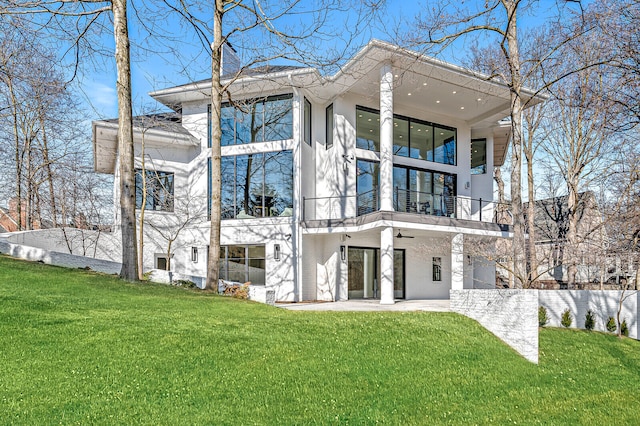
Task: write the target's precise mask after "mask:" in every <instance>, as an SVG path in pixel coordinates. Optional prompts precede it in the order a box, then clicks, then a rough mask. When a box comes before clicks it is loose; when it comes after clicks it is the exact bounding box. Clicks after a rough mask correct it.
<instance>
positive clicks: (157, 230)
mask: <svg viewBox="0 0 640 426" xmlns="http://www.w3.org/2000/svg"><path fill="white" fill-rule="evenodd" d="M222 78H223V82H224V81H225V80H226V77H225V76H223V77H222ZM210 91H211V83H210V80H208V79H207V80H203V81H199V82H194V83H190V84H185V85H182V86H177V87H171V88H168V89H163V90H158V91H156V92H153V93H151V96H152V97H153V98H154V99H156V100H157V101H159V102H161V103H163V104H164V105H166V106H168V107H170V108H172V109H173V110H174V111H175V112H176V113H175V114H174V115H171V116H169V115H166V114H165V115H163V116H156V117H155V119H156V120H157V123H158V124H157V125H152V126H146V125H145V124H144V123H143V121H144V120H142V119H141V118H138V119H137V120H136V131H135V142H136V156H137V157H136V164H137V167H138V168H141V167H142V166H141V156H140V152H141V141H142V137H143V136H144V149H145V155H144V159H145V170H146V172H145V174H144V176H145V177H146V181H147V194H148V196H147V199H146V203H145V204H144V207H145V222H146V221H150V222H154V221H155V224H154V226H148V225H145V227H144V230H145V238H144V241H145V249H144V266H145V269H151V268H161V269H163V268H165V267H167V265H168V263H169V262H171V270H173V271H175V272H178V273H181V274H186V275H189V276H191V277H192V279H193V280H194V281H196V282H197V283H199V284H202V279H203V278H204V277H205V274H206V261H207V258H206V257H207V247H208V244H209V243H208V239H209V223H208V217H207V214H208V210H209V209H210V201H209V195H208V194H209V186H210V175H211V167H210V155H211V154H210V149H209V147H210V144H211V139H210V119H211V118H210V113H209V103H210V101H209V99H210ZM230 93H231V95H232V96H231V99H232V100H233V102H234V103H233V104H232V103H229V102H227V103H225V104H224V105H223V108H222V120H221V124H222V131H223V135H222V219H223V220H222V229H221V233H222V235H221V245H222V251H221V260H222V267H221V277H222V278H225V279H228V280H233V281H240V282H245V281H250V282H251V283H252V284H255V285H265V286H267V287H268V288H270V289H273V290H274V291H275V293H276V300H278V301H302V300H345V299H355V298H373V299H380V302H381V303H383V304H386V303H393V302H394V299H399V298H400V299H401V298H404V299H423V298H448V297H449V291H450V289H452V288H453V289H462V288H473V287H487V288H493V287H494V286H495V265H494V264H493V263H492V262H487V261H483V260H482V259H480V258H475V257H474V256H472V255H469V254H467V253H470V252H466V250H465V237H466V236H485V237H509V235H510V230H509V227H508V226H506V225H501V224H497V223H492V221H493V218H494V203H493V202H492V200H493V177H492V170H493V168H494V167H495V166H499V165H501V164H502V162H503V160H504V157H505V152H506V149H507V140H508V138H509V131H510V127H509V125H508V124H506V125H505V123H504V122H502V124H501V123H500V120H501V119H503V118H504V117H505V116H507V115H508V114H509V106H510V93H509V89H508V87H507V86H506V85H504V84H501V83H497V82H494V81H490V80H489V79H488V78H487V77H486V76H480V75H478V74H475V73H472V72H470V71H468V70H465V69H463V68H460V67H457V66H455V65H451V64H448V63H445V62H442V61H439V60H436V59H433V58H429V57H426V56H423V55H420V54H418V53H416V52H412V51H408V50H405V49H401V48H399V47H397V46H394V45H391V44H388V43H384V42H381V41H376V40H374V41H371V42H370V43H369V44H368V45H367V46H365V47H364V48H363V49H362V50H361V51H360V52H359V53H358V54H357V55H356V56H355V57H354V58H352V59H351V60H350V61H349V62H347V63H346V64H345V65H344V66H343V67H342V68H341V70H340V71H339V72H338V73H337V74H335V75H333V76H330V77H323V76H321V75H320V74H319V73H318V71H317V70H316V69H312V68H297V67H288V66H267V67H261V68H257V69H250V70H245V71H243V73H242V74H241V75H240V76H239V78H237V79H236V80H235V81H234V82H233V83H232V84H231V87H230ZM524 94H525V97H527V98H528V97H530V96H532V92H530V91H527V90H525V91H524ZM541 100H542V99H539V98H536V99H534V102H531V103H530V104H534V103H537V102H540V101H541ZM169 117H171V118H170V119H168V118H169ZM146 119H148V118H145V120H146ZM141 120H142V121H141ZM163 123H164V124H166V126H165V125H164V124H163ZM116 138H117V123H116V122H113V121H96V122H94V123H93V141H94V151H95V169H96V171H98V172H103V173H115V174H116V178H117V167H116V163H117V160H116V158H117V155H116V154H117V152H116V151H117V143H116ZM142 176H143V174H142V173H139V174H138V179H137V185H138V188H137V193H136V198H137V204H138V206H139V207H143V206H142V194H143V191H142V189H141V188H140V185H141V183H142ZM116 181H117V179H116ZM114 195H115V200H118V199H119V195H118V185H117V184H116V185H115V194H114ZM116 204H117V203H116ZM115 214H116V218H115V219H116V220H115V223H116V227H117V225H118V224H119V223H120V218H119V214H120V213H119V208H116V209H115ZM187 222H188V223H187ZM185 223H187V225H186V226H185V227H184V230H183V231H182V232H181V233H180V235H179V236H178V237H177V238H176V239H175V241H174V242H173V243H172V247H173V249H172V250H171V251H170V250H167V246H168V244H167V241H168V237H167V232H169V231H170V230H171V229H176V230H177V229H178V228H179V226H180V225H181V224H185ZM115 232H119V231H118V230H117V229H116V230H115ZM162 232H164V234H162ZM163 235H164V236H163ZM467 244H469V239H467ZM168 257H169V258H168Z"/></svg>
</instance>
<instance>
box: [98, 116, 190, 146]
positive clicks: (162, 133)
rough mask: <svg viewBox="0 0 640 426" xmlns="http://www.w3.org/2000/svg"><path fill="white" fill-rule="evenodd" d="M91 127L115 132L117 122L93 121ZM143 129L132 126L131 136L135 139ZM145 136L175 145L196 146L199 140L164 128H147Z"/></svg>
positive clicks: (116, 131)
mask: <svg viewBox="0 0 640 426" xmlns="http://www.w3.org/2000/svg"><path fill="white" fill-rule="evenodd" d="M93 127H94V129H96V128H97V127H100V128H101V129H105V130H111V131H113V130H115V133H116V134H117V133H118V123H110V122H106V121H94V122H93ZM142 132H143V130H142V129H141V128H140V127H134V128H133V137H134V139H136V138H137V137H139V136H140V135H141V134H142ZM144 136H145V138H148V139H150V140H153V141H154V142H160V143H164V144H167V143H170V144H177V145H185V146H198V145H200V142H199V141H198V140H197V139H196V138H195V137H194V136H192V135H186V134H183V133H176V132H171V131H166V130H160V129H147V130H145V131H144Z"/></svg>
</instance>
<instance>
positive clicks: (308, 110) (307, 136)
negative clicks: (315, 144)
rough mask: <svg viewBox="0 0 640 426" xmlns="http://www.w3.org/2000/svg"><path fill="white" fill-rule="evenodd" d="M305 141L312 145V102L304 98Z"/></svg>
mask: <svg viewBox="0 0 640 426" xmlns="http://www.w3.org/2000/svg"><path fill="white" fill-rule="evenodd" d="M304 141H305V142H306V143H307V144H309V146H311V102H309V100H308V99H307V98H304Z"/></svg>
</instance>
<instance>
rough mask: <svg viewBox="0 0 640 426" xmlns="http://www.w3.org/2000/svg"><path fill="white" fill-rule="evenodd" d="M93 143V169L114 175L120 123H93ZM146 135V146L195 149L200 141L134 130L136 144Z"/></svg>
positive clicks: (166, 133)
mask: <svg viewBox="0 0 640 426" xmlns="http://www.w3.org/2000/svg"><path fill="white" fill-rule="evenodd" d="M91 129H92V132H91V133H92V141H93V168H94V170H95V171H96V172H99V173H109V174H111V173H113V172H114V170H115V166H116V157H117V155H118V123H115V122H108V121H94V122H92V123H91ZM143 134H144V141H145V144H151V145H154V146H158V145H160V146H167V145H170V146H181V147H194V146H198V145H199V144H200V141H199V140H198V139H196V138H195V137H193V136H192V135H189V134H184V133H176V132H171V131H167V130H162V129H144V130H143V129H141V128H140V127H134V128H133V140H134V143H141V140H142V136H143Z"/></svg>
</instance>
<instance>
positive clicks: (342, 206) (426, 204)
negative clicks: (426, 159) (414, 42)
mask: <svg viewBox="0 0 640 426" xmlns="http://www.w3.org/2000/svg"><path fill="white" fill-rule="evenodd" d="M393 206H394V212H381V211H380V200H379V196H378V193H377V191H369V192H364V193H360V194H357V195H352V196H336V197H315V198H303V207H302V221H303V223H304V224H305V225H306V226H307V227H311V228H323V227H326V228H330V227H333V226H348V225H357V224H361V223H365V222H367V219H368V218H369V219H371V220H378V216H380V214H383V213H384V218H385V219H391V220H402V221H403V222H414V223H433V224H438V225H447V224H451V225H455V226H472V227H474V228H476V227H478V226H479V225H480V226H481V224H486V225H488V224H495V225H498V228H499V229H502V230H504V231H508V230H509V228H510V225H511V224H512V216H511V212H510V205H508V204H504V203H498V202H494V201H491V200H489V201H487V200H483V199H474V198H470V197H465V196H455V195H448V194H433V193H427V192H420V191H412V190H406V189H401V188H394V194H393ZM380 217H382V216H380ZM474 223H475V225H474Z"/></svg>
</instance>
